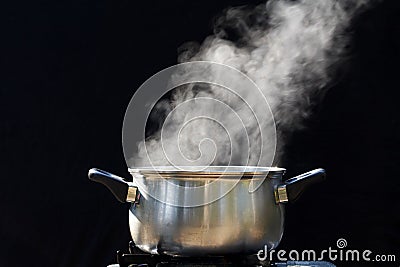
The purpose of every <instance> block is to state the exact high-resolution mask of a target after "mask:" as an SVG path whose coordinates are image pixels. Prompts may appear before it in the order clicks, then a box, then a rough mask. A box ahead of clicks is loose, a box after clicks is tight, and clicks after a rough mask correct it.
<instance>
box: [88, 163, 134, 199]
mask: <svg viewBox="0 0 400 267" xmlns="http://www.w3.org/2000/svg"><path fill="white" fill-rule="evenodd" d="M88 176H89V179H90V180H92V181H95V182H98V183H101V184H103V185H105V186H106V187H107V188H108V189H109V190H110V191H111V193H113V195H114V196H115V197H116V198H117V199H118V201H119V202H122V203H125V202H131V203H135V204H139V197H140V193H139V191H138V188H137V186H134V185H133V184H132V183H129V182H126V181H125V180H124V179H123V178H121V177H119V176H116V175H114V174H112V173H109V172H106V171H103V170H100V169H96V168H93V169H90V170H89V173H88Z"/></svg>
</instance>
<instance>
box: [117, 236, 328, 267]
mask: <svg viewBox="0 0 400 267" xmlns="http://www.w3.org/2000/svg"><path fill="white" fill-rule="evenodd" d="M117 262H118V264H114V265H110V266H109V267H266V266H275V267H303V266H304V267H306V266H312V267H335V265H333V264H332V263H329V262H326V261H288V262H278V263H273V262H268V261H260V260H258V258H257V256H256V255H246V256H244V255H225V256H204V257H173V256H168V255H152V254H148V253H144V252H142V251H141V250H140V249H138V248H137V247H136V246H135V244H134V243H133V242H132V241H131V242H130V243H129V253H123V252H122V251H118V252H117Z"/></svg>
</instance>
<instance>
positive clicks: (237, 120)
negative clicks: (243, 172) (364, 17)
mask: <svg viewBox="0 0 400 267" xmlns="http://www.w3.org/2000/svg"><path fill="white" fill-rule="evenodd" d="M369 2H370V1H363V0H342V1H337V0H300V1H286V0H282V1H279V0H271V1H268V2H267V3H266V4H262V5H260V6H257V7H255V8H248V7H239V8H230V9H227V10H226V11H225V12H224V14H223V16H221V17H220V18H219V19H217V21H216V26H215V34H214V35H212V36H209V37H207V38H206V40H205V41H204V42H203V43H202V44H201V45H199V44H194V43H187V44H185V45H183V46H182V47H181V53H180V55H179V61H180V62H190V61H211V62H216V63H221V64H225V65H228V66H231V67H233V68H235V69H238V70H240V71H241V72H243V73H244V74H246V75H247V76H248V77H249V78H251V79H252V80H253V81H254V82H255V84H256V85H257V86H258V88H259V89H260V90H261V92H262V94H263V95H264V96H265V99H266V100H267V102H268V104H269V108H270V110H271V112H272V114H271V113H268V112H267V113H265V112H262V110H261V107H263V108H265V105H266V102H265V99H263V98H262V97H259V96H258V95H256V94H254V92H252V91H251V90H249V89H248V88H240V89H238V91H236V92H232V91H231V90H228V88H223V87H221V86H218V85H213V84H203V83H200V84H189V85H184V86H180V87H179V88H177V89H176V90H174V91H173V93H172V96H171V98H170V99H168V100H162V101H160V102H159V103H158V104H157V105H156V106H155V107H154V109H155V113H154V114H157V115H158V116H159V117H160V119H159V123H160V127H159V129H158V131H156V132H155V133H154V134H153V135H152V136H150V137H148V138H147V139H146V140H144V141H142V142H141V143H140V144H139V147H138V154H137V155H136V156H135V157H134V162H133V164H134V165H135V166H146V165H197V166H198V165H263V166H265V165H270V164H279V160H280V158H281V156H282V151H283V148H284V145H285V141H286V140H287V137H288V136H289V135H290V134H291V133H292V132H293V131H295V130H297V129H299V128H301V127H302V126H303V123H304V120H305V119H306V118H307V117H308V116H309V115H310V112H311V111H312V107H313V105H314V104H315V103H317V102H318V101H319V100H320V99H321V97H322V96H323V93H324V92H325V91H326V89H327V85H328V84H329V82H331V80H332V78H333V76H334V70H335V68H337V66H338V63H340V61H341V58H342V57H343V56H344V53H345V52H346V47H347V44H348V41H349V36H348V33H347V32H346V30H347V29H348V27H349V25H350V22H351V20H352V18H354V16H355V15H357V14H358V13H359V12H360V11H362V10H364V9H365V8H366V7H367V6H369V5H370V3H369ZM188 75H192V73H191V70H190V69H183V70H182V71H180V72H178V73H176V74H174V76H173V77H172V80H174V79H178V80H179V79H182V77H185V76H188ZM208 75H211V76H215V77H218V76H220V75H222V74H221V73H219V72H218V71H217V70H216V71H212V70H211V71H210V72H209V73H208ZM232 79H234V78H232ZM249 99H250V101H248V100H249ZM249 103H251V105H250V104H249ZM255 114H257V115H255ZM272 115H273V116H272ZM275 127H276V128H275ZM275 133H276V140H275ZM275 151H276V153H275ZM272 160H273V162H272Z"/></svg>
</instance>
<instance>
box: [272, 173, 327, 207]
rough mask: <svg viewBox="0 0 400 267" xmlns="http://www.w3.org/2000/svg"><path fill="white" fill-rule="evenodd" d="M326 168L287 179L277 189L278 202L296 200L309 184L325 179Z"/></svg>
mask: <svg viewBox="0 0 400 267" xmlns="http://www.w3.org/2000/svg"><path fill="white" fill-rule="evenodd" d="M325 178H326V174H325V170H324V169H315V170H312V171H309V172H306V173H303V174H300V175H298V176H296V177H293V178H290V179H288V180H286V181H285V182H284V183H283V184H281V185H279V186H278V187H277V189H276V190H275V200H276V203H277V204H279V203H286V202H288V201H290V202H295V201H296V200H297V199H298V198H299V197H300V195H301V193H303V191H304V189H306V188H307V187H308V186H310V185H312V184H315V183H318V182H321V181H323V180H325Z"/></svg>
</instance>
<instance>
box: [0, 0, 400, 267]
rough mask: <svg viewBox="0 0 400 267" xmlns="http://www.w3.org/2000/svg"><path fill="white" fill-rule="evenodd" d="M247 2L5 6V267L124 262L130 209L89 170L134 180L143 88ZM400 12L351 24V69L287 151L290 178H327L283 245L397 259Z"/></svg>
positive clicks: (1, 92)
mask: <svg viewBox="0 0 400 267" xmlns="http://www.w3.org/2000/svg"><path fill="white" fill-rule="evenodd" d="M247 3H250V4H257V3H258V2H250V1H239V0H235V1H209V0H203V1H183V0H170V1H141V2H137V1H130V0H112V1H110V0H98V1H92V0H81V1H76V0H70V1H66V0H59V1H49V0H43V1H27V0H26V1H13V2H11V1H10V2H8V3H5V2H4V3H2V5H3V6H2V8H0V10H1V11H2V13H3V14H2V15H1V21H2V22H1V28H2V30H1V47H2V49H1V63H2V65H3V67H4V68H3V71H2V72H1V86H0V122H1V124H0V125H1V126H0V135H1V142H0V155H1V160H0V164H1V165H0V166H1V169H0V175H1V180H0V183H1V184H0V185H1V190H0V218H1V219H0V240H1V241H0V265H1V266H22V265H23V264H28V263H29V265H32V266H38V265H41V266H105V265H107V264H109V263H112V262H114V261H115V252H116V250H118V249H125V248H127V245H128V241H129V239H130V235H129V229H128V218H127V215H128V206H127V205H122V204H119V203H118V202H117V201H116V200H115V199H114V198H113V196H112V195H111V194H110V193H109V192H108V191H107V190H106V189H105V188H104V187H103V186H101V185H98V184H94V183H92V182H90V181H89V180H88V179H87V171H88V169H89V168H91V167H99V168H103V169H106V170H109V171H111V172H114V173H116V174H119V175H122V176H128V172H127V168H126V164H125V161H124V158H123V153H122V147H121V127H122V120H123V116H124V112H125V108H126V106H127V104H128V102H129V100H130V98H131V96H132V95H133V93H134V91H135V89H136V88H138V86H139V85H140V84H141V83H142V82H144V81H145V80H146V79H147V78H148V77H150V76H151V75H152V74H154V73H155V72H157V71H159V70H161V69H163V68H165V67H168V66H170V65H172V64H175V63H176V57H177V48H178V47H179V46H180V45H181V44H182V43H184V42H186V41H191V40H195V41H201V40H203V39H204V38H205V37H206V36H207V35H209V34H211V33H212V20H213V18H214V17H215V16H216V15H218V14H219V13H220V12H221V11H222V10H223V9H224V8H226V7H228V6H236V5H242V4H247ZM399 11H400V9H399V1H385V2H383V3H381V4H380V5H379V6H377V7H375V8H374V9H372V10H370V11H368V12H366V13H364V14H363V15H362V16H361V17H360V18H359V19H358V20H357V21H356V22H355V23H354V25H353V28H352V36H353V41H352V49H351V53H350V55H349V57H348V59H347V60H346V62H345V63H344V64H343V65H342V66H341V68H342V70H343V71H342V72H343V75H341V78H340V80H338V81H337V83H336V84H335V85H334V86H333V87H332V88H331V89H330V91H329V93H328V94H327V95H326V98H325V99H324V101H322V102H321V103H320V104H319V105H318V106H317V107H316V110H315V113H314V115H313V116H312V117H311V118H310V119H309V120H308V122H307V127H306V128H305V129H304V130H302V131H299V132H296V134H295V135H294V136H293V139H292V140H291V143H290V145H289V146H288V148H287V153H286V157H285V159H284V165H285V166H283V167H286V168H288V172H287V177H290V176H291V175H296V174H299V173H301V172H304V171H308V170H310V169H312V168H316V167H324V168H325V169H326V170H327V172H328V178H329V179H328V180H327V181H326V183H324V184H321V185H319V186H315V187H314V188H312V189H310V190H309V191H308V192H307V194H304V195H303V196H302V198H301V199H300V200H299V201H298V202H297V203H295V204H293V205H288V207H287V217H286V219H287V221H286V228H285V234H284V237H283V240H282V242H281V245H280V248H282V249H286V250H290V249H298V250H300V249H304V248H308V249H316V250H317V249H325V248H328V247H329V246H332V247H335V246H336V240H337V239H338V238H345V239H346V240H347V242H348V247H349V248H353V249H370V250H372V251H373V252H375V253H385V254H396V253H397V260H398V261H400V255H399V254H398V253H399V247H400V207H399V206H400V205H399V204H400V175H399V169H398V166H399V164H400V118H399V96H400V92H399V89H400V87H399V85H398V84H399V83H398V80H399V77H400V74H399V67H398V64H399V62H400V54H399V52H400V50H399V47H400V38H399V35H400V24H399V18H400V12H399ZM339 265H340V264H339ZM397 266H398V263H397Z"/></svg>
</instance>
